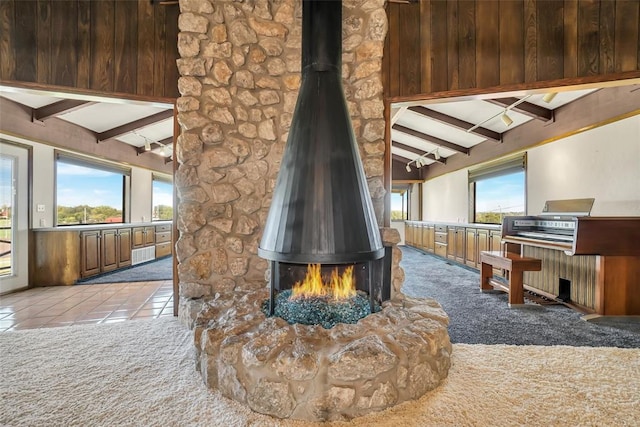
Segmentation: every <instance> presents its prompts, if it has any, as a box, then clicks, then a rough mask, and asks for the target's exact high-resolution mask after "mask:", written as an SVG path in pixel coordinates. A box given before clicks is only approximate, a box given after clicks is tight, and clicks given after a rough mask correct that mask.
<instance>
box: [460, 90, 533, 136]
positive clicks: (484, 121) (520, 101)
mask: <svg viewBox="0 0 640 427" xmlns="http://www.w3.org/2000/svg"><path fill="white" fill-rule="evenodd" d="M530 97H531V95H526V96H524V97H522V98H520V99H518V100H517V101H516V102H514V103H513V104H511V105H509V106H507V108H505V109H504V111H500V112H499V113H496V114H494V115H493V116H491V117H489V118H486V119H484V120H483V121H481V122H480V123H478V124H477V125H473V126H471V127H470V128H469V129H467V132H472V131H474V130H476V129H477V128H479V127H480V126H482V125H483V124H485V123H487V122H488V121H490V120H493V119H495V118H496V117H498V116H506V114H507V111H509V110H511V109H512V108H514V107H517V106H518V105H520V104H522V103H523V102H525V101H526V100H527V99H529V98H530ZM507 119H508V120H509V121H511V123H513V120H511V117H509V116H507ZM502 121H503V122H504V123H505V124H507V121H505V119H504V118H503V119H502ZM511 123H509V124H511ZM507 126H509V125H507Z"/></svg>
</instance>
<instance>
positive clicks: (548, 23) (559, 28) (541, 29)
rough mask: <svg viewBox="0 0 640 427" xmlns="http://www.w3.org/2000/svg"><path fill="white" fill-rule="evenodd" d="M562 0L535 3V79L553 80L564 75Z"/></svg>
mask: <svg viewBox="0 0 640 427" xmlns="http://www.w3.org/2000/svg"><path fill="white" fill-rule="evenodd" d="M563 6H564V5H563V1H562V0H549V1H544V2H540V1H538V2H537V3H536V17H537V19H536V21H537V23H538V27H537V31H536V51H537V61H536V62H537V68H536V70H537V79H538V80H553V79H561V78H562V77H563V76H564V34H563V30H564V29H563Z"/></svg>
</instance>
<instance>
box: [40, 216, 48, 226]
mask: <svg viewBox="0 0 640 427" xmlns="http://www.w3.org/2000/svg"><path fill="white" fill-rule="evenodd" d="M46 226H47V221H46V220H45V219H44V218H41V219H40V227H46Z"/></svg>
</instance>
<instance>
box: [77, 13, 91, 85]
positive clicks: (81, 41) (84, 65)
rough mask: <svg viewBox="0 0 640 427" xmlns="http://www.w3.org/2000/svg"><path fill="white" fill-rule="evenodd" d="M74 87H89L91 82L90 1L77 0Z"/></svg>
mask: <svg viewBox="0 0 640 427" xmlns="http://www.w3.org/2000/svg"><path fill="white" fill-rule="evenodd" d="M77 34H78V39H77V42H76V43H77V44H76V46H77V48H76V50H77V52H78V53H77V55H76V60H77V65H76V72H77V76H76V87H79V88H82V89H89V85H90V82H91V39H92V38H93V37H95V36H93V35H92V34H91V1H90V0H79V1H78V33H77Z"/></svg>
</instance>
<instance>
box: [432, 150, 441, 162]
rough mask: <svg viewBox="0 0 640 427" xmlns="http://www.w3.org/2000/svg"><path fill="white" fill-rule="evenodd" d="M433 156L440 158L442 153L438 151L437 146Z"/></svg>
mask: <svg viewBox="0 0 640 427" xmlns="http://www.w3.org/2000/svg"><path fill="white" fill-rule="evenodd" d="M433 157H435V158H436V160H440V153H439V152H438V149H437V148H436V151H434V152H433Z"/></svg>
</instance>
